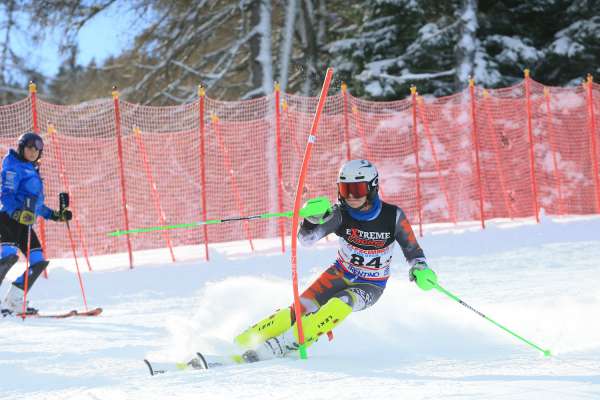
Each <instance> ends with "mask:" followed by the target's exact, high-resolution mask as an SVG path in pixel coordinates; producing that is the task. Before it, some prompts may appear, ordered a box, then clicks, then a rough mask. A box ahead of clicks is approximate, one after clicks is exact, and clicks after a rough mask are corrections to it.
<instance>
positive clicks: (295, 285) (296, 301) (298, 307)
mask: <svg viewBox="0 0 600 400" xmlns="http://www.w3.org/2000/svg"><path fill="white" fill-rule="evenodd" d="M332 76H333V68H327V74H326V75H325V81H324V82H323V87H322V88H321V95H320V96H319V103H318V105H317V111H316V112H315V115H314V117H313V121H312V126H311V128H310V133H309V135H308V140H307V142H306V149H305V150H304V158H303V159H302V168H301V170H300V176H299V178H298V186H297V187H296V198H295V200H294V212H293V215H292V230H291V236H292V260H291V261H292V286H293V289H294V312H295V315H296V328H297V329H298V342H300V343H299V345H300V346H299V348H298V350H299V353H300V358H301V359H306V345H305V344H304V331H303V330H302V306H301V305H300V293H299V292H298V268H297V242H298V238H297V236H296V232H297V231H298V217H299V216H300V203H301V202H302V192H303V188H304V179H305V178H306V172H307V171H308V162H309V160H310V154H311V152H312V146H313V144H314V142H315V141H316V140H317V128H318V126H319V120H320V118H321V113H322V112H323V108H324V107H325V100H326V99H327V91H328V90H329V85H330V83H331V77H332Z"/></svg>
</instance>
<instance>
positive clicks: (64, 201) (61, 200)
mask: <svg viewBox="0 0 600 400" xmlns="http://www.w3.org/2000/svg"><path fill="white" fill-rule="evenodd" d="M58 205H59V208H60V210H61V211H62V210H64V209H65V208H68V207H69V193H67V192H61V193H59V194H58Z"/></svg>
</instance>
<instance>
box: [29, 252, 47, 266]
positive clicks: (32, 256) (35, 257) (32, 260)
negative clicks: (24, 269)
mask: <svg viewBox="0 0 600 400" xmlns="http://www.w3.org/2000/svg"><path fill="white" fill-rule="evenodd" d="M42 261H46V259H45V258H44V253H42V250H41V249H34V250H31V252H30V253H29V265H36V264H37V263H39V262H42Z"/></svg>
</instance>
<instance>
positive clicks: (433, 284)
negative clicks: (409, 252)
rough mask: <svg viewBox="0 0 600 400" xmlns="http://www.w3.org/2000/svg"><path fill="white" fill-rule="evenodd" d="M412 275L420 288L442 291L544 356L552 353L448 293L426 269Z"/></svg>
mask: <svg viewBox="0 0 600 400" xmlns="http://www.w3.org/2000/svg"><path fill="white" fill-rule="evenodd" d="M414 275H415V277H416V279H417V284H418V285H419V287H420V288H421V289H423V290H430V289H436V290H438V291H439V292H442V293H444V294H445V295H446V296H448V297H450V298H451V299H452V300H454V301H456V302H457V303H460V304H462V305H463V306H465V307H467V308H468V309H469V310H471V311H473V312H474V313H475V314H477V315H479V316H481V317H483V318H485V319H487V320H488V321H490V322H491V323H492V324H494V325H496V326H497V327H498V328H500V329H502V330H503V331H505V332H508V333H510V334H511V335H513V336H514V337H516V338H517V339H519V340H521V341H522V342H524V343H527V344H528V345H529V346H531V347H533V348H534V349H537V350H539V351H541V352H542V353H544V356H546V357H550V356H551V355H552V354H551V353H550V350H544V349H542V348H541V347H540V346H538V345H536V344H534V343H532V342H530V341H529V340H527V339H525V338H523V337H522V336H519V335H517V334H516V333H514V332H513V331H511V330H510V329H508V328H506V327H505V326H503V325H501V324H499V323H498V322H496V321H494V320H493V319H491V318H490V317H488V316H487V315H485V314H483V313H482V312H479V311H477V310H476V309H474V308H473V307H471V306H470V305H468V304H467V303H465V302H464V301H462V300H461V299H459V298H458V297H457V296H455V295H454V294H452V293H450V292H449V291H448V290H446V289H444V288H443V287H441V286H440V285H439V284H438V283H437V278H435V279H431V278H430V277H429V276H427V270H421V271H419V270H417V271H414ZM419 280H421V282H423V281H426V282H427V283H428V284H425V285H423V284H420V282H419Z"/></svg>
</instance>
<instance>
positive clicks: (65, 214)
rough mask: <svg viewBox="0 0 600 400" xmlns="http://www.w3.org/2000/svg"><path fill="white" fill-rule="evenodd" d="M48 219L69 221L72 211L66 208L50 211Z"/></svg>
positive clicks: (71, 217)
mask: <svg viewBox="0 0 600 400" xmlns="http://www.w3.org/2000/svg"><path fill="white" fill-rule="evenodd" d="M50 219H51V220H52V221H60V222H65V221H70V220H72V219H73V213H72V212H71V210H69V209H68V208H65V209H63V210H60V211H52V214H50Z"/></svg>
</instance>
